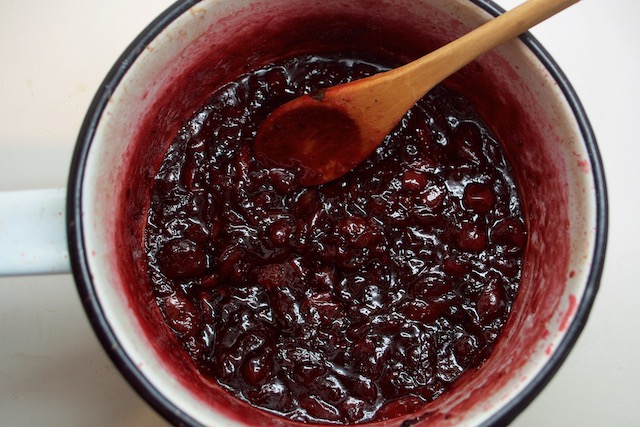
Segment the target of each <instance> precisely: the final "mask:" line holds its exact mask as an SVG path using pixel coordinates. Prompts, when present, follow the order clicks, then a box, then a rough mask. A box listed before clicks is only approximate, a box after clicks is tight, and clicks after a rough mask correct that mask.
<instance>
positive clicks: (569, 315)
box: [559, 295, 578, 332]
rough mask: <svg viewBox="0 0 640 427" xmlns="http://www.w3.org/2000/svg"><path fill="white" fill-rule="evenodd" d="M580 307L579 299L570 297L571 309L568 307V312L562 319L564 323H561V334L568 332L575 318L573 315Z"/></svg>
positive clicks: (573, 296)
mask: <svg viewBox="0 0 640 427" xmlns="http://www.w3.org/2000/svg"><path fill="white" fill-rule="evenodd" d="M577 307H578V299H577V298H576V296H575V295H569V307H567V311H565V312H564V315H563V317H562V322H560V328H559V330H560V332H564V331H566V330H567V328H568V327H569V324H570V323H571V319H572V318H573V315H574V314H575V312H576V309H577Z"/></svg>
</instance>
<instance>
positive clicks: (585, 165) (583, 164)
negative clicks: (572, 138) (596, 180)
mask: <svg viewBox="0 0 640 427" xmlns="http://www.w3.org/2000/svg"><path fill="white" fill-rule="evenodd" d="M578 167H579V168H580V170H581V171H582V172H584V173H589V172H590V171H591V166H590V165H589V162H588V161H587V160H578Z"/></svg>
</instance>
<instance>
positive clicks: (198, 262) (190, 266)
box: [156, 239, 208, 279]
mask: <svg viewBox="0 0 640 427" xmlns="http://www.w3.org/2000/svg"><path fill="white" fill-rule="evenodd" d="M156 257H157V258H156V259H157V260H158V264H159V265H160V268H161V269H162V272H163V273H164V274H166V275H167V277H169V278H172V279H191V278H195V277H199V276H202V275H204V274H205V272H206V271H207V266H208V261H207V255H206V253H205V251H204V249H203V248H202V246H201V245H198V244H196V243H195V242H193V241H191V240H187V239H174V240H169V241H168V242H167V243H166V244H164V245H163V246H162V247H161V249H160V250H159V251H158V254H157V255H156Z"/></svg>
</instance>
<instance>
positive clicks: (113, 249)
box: [81, 0, 599, 426]
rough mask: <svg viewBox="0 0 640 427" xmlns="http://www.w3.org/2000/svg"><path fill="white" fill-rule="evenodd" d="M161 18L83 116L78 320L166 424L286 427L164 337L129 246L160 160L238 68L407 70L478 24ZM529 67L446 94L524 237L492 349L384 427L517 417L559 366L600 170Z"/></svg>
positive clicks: (454, 15)
mask: <svg viewBox="0 0 640 427" xmlns="http://www.w3.org/2000/svg"><path fill="white" fill-rule="evenodd" d="M182 7H183V8H185V7H184V6H182ZM176 8H177V6H174V12H173V14H176V12H175V10H176ZM485 8H486V9H487V10H491V8H489V7H487V6H485ZM171 16H172V15H171V14H170V13H167V14H166V15H165V16H164V19H160V20H159V21H157V22H155V23H154V24H153V25H152V26H151V27H150V28H149V29H148V31H147V33H146V38H145V37H143V38H141V39H139V40H138V41H137V42H135V43H134V45H133V46H132V47H131V48H130V50H129V51H128V52H129V54H130V55H132V58H134V60H133V61H132V63H129V62H126V63H123V64H121V65H120V69H121V70H124V73H123V75H122V76H117V78H116V80H117V79H119V81H113V82H112V83H117V86H115V88H114V90H113V93H110V96H109V99H108V102H107V101H105V102H104V103H103V105H97V108H96V111H94V112H93V114H94V115H95V117H96V120H98V121H97V126H96V128H95V134H94V135H93V138H92V139H91V140H90V142H88V143H90V147H89V148H88V154H87V156H86V167H85V169H84V173H83V176H82V180H83V187H82V194H81V203H82V205H81V209H82V214H83V216H82V232H83V235H84V241H83V243H82V244H83V246H84V250H85V254H86V258H87V260H86V267H87V269H88V271H89V272H90V275H91V277H92V282H91V283H89V284H87V285H86V286H89V287H90V288H91V289H92V292H94V293H95V299H96V301H97V304H96V306H95V307H94V308H92V309H91V310H92V313H91V315H92V316H93V317H94V318H98V319H99V320H98V321H94V323H96V324H97V325H98V326H97V328H98V329H99V330H98V334H99V335H102V334H104V330H105V329H106V330H108V331H109V334H108V335H109V337H110V338H109V339H108V340H107V341H108V342H109V345H111V346H113V348H112V349H111V350H109V351H110V353H111V355H112V357H113V358H114V360H115V361H116V363H117V364H118V365H119V366H120V367H121V369H122V370H123V372H124V373H125V375H126V376H127V377H128V378H129V379H130V380H131V382H132V383H133V385H134V386H136V388H138V390H139V391H140V392H141V393H142V394H143V395H144V396H145V397H146V398H147V399H148V400H149V401H150V402H151V403H152V404H153V405H154V406H155V407H156V408H158V409H159V410H160V411H161V412H162V413H164V414H165V416H167V417H168V418H170V419H171V420H173V421H177V420H186V421H187V422H190V421H191V422H192V421H194V420H195V421H196V422H200V423H202V424H207V425H215V424H216V423H217V422H221V420H223V419H226V418H227V417H228V420H227V421H226V422H227V423H228V424H225V425H235V424H238V425H244V423H245V422H246V423H247V424H249V425H255V424H259V425H281V426H284V425H290V424H294V423H292V422H289V421H284V420H281V419H279V418H275V417H273V416H271V415H269V414H267V413H265V412H262V411H260V410H257V409H254V408H252V407H250V406H248V405H246V404H245V403H242V402H239V401H238V400H236V399H234V398H231V397H229V396H228V395H227V394H226V393H225V392H223V391H222V390H220V389H219V388H217V387H215V386H210V385H208V384H205V383H204V382H203V380H202V379H201V378H200V377H199V376H198V374H197V373H196V372H195V371H194V369H193V367H192V366H191V364H190V363H189V362H188V361H186V360H184V358H182V357H180V356H181V354H180V352H179V351H176V349H175V348H176V345H177V344H176V343H175V341H174V339H173V337H172V335H171V333H170V332H169V330H168V329H167V328H166V327H164V326H163V321H162V317H161V314H160V313H159V311H158V309H157V307H156V306H155V301H154V298H153V296H152V294H151V290H150V288H149V286H148V284H147V283H148V278H147V276H146V263H145V253H144V248H143V246H142V245H143V243H142V242H143V227H144V225H145V217H146V211H147V208H148V206H149V197H150V194H149V190H150V187H151V183H152V180H153V177H154V174H155V171H156V168H157V167H158V165H159V162H160V160H161V157H162V155H163V153H164V151H165V150H166V148H167V147H168V145H169V144H170V143H171V142H172V141H173V138H174V136H175V135H176V132H177V130H178V128H179V127H180V126H181V125H182V124H183V123H184V121H185V120H186V119H187V118H188V117H189V116H190V115H191V114H192V113H193V111H195V109H197V108H198V107H199V106H200V105H201V104H202V103H203V102H204V101H205V99H206V98H207V96H208V95H209V94H210V93H211V92H212V91H213V90H214V89H215V88H217V87H218V86H220V85H221V84H223V83H225V82H227V81H229V80H232V79H234V78H235V77H236V76H238V75H239V74H241V73H243V72H245V71H247V70H248V69H251V68H253V67H257V66H260V65H264V64H266V63H269V62H271V61H273V60H275V59H278V58H283V57H287V56H291V55H294V54H299V53H311V52H313V53H318V52H321V51H325V52H334V51H344V50H346V49H353V50H367V51H371V50H374V51H375V52H374V53H381V54H388V53H389V52H392V53H393V56H394V57H395V58H396V59H397V60H398V61H399V62H406V61H409V60H411V59H414V58H417V57H419V56H421V55H423V54H425V53H427V52H429V51H432V50H434V49H435V48H437V47H438V46H441V45H443V44H445V43H446V42H447V41H450V40H452V39H454V38H456V37H458V36H460V35H462V34H464V33H466V32H468V31H469V30H470V29H472V28H474V27H477V26H478V25H480V24H481V23H482V22H484V21H486V20H488V19H490V18H491V14H490V13H489V12H487V11H486V10H485V9H483V8H482V7H479V6H478V4H476V2H470V1H466V0H454V1H448V2H441V1H438V0H422V1H419V2H418V1H414V0H385V1H379V2H376V5H375V7H372V6H371V2H370V0H350V1H345V0H325V1H323V2H317V1H314V0H286V1H285V0H274V1H270V2H261V1H250V0H242V1H235V2H223V1H214V0H212V1H202V2H200V3H197V4H196V5H194V6H193V7H191V8H190V9H189V10H187V11H186V12H185V13H183V14H182V15H181V16H179V17H178V18H177V19H175V20H174V21H173V22H171V23H169V22H168V20H169V17H171ZM284 29H286V33H285V32H283V31H284ZM538 54H539V52H537V53H536V52H533V51H532V50H531V49H530V48H529V47H528V46H527V45H526V44H525V43H523V41H521V40H516V41H512V42H510V43H507V44H506V45H504V46H502V47H500V48H499V49H497V50H495V51H493V52H491V53H489V54H487V55H485V56H484V57H482V58H481V59H480V60H479V61H477V62H475V63H473V64H471V65H469V66H467V67H465V68H464V69H463V70H461V71H460V72H459V73H457V74H456V75H454V76H453V77H451V78H449V79H448V80H447V81H446V82H445V84H446V85H447V86H450V87H451V88H454V89H456V90H458V91H459V92H461V93H463V94H464V95H465V96H466V97H467V98H469V99H470V100H471V101H472V103H473V104H475V106H476V108H477V109H478V111H479V112H480V114H481V115H482V117H483V118H484V120H485V121H486V122H487V123H488V124H489V126H490V128H491V129H492V131H493V132H494V134H495V135H496V136H497V137H498V139H499V140H500V141H501V142H502V143H503V145H504V149H505V151H506V153H507V157H508V159H509V161H510V162H511V165H512V168H513V170H514V172H515V174H516V177H517V180H518V183H519V186H520V192H521V198H522V200H523V203H524V207H525V216H526V220H527V227H528V232H529V241H528V247H527V251H526V254H525V263H524V270H523V279H522V283H521V287H520V291H519V295H518V297H517V300H516V304H515V306H514V308H513V312H512V314H511V316H510V319H509V322H508V324H507V327H506V328H505V330H504V332H503V336H502V338H501V339H500V340H499V341H498V344H497V345H496V347H495V349H494V351H493V353H492V355H491V356H490V358H489V359H488V360H487V361H486V362H485V364H484V365H483V367H482V368H481V369H479V370H477V371H475V372H472V373H468V374H466V375H465V376H463V378H461V379H460V380H459V381H458V382H457V383H456V385H455V386H454V388H453V389H452V390H451V391H450V392H447V393H446V394H445V395H443V396H442V397H440V398H438V399H437V400H436V401H434V402H432V403H431V404H428V405H427V406H426V407H425V408H424V410H422V411H421V412H420V413H417V414H413V415H410V416H407V417H405V418H403V419H396V420H391V421H388V422H385V423H383V425H385V426H391V425H401V424H402V423H403V422H405V421H407V420H408V419H413V420H416V422H418V420H420V419H425V420H428V422H429V423H430V425H439V426H444V425H461V424H469V425H475V424H480V423H482V422H483V421H486V420H488V419H490V418H491V417H492V415H493V414H495V413H496V412H498V411H505V408H507V407H509V405H511V406H513V405H514V404H518V402H519V401H523V402H525V403H524V404H526V402H527V401H528V399H527V398H526V393H524V394H523V393H522V392H523V391H524V390H527V393H531V392H532V390H531V389H532V388H535V387H534V386H535V384H536V383H539V382H540V379H539V375H540V373H541V372H542V371H543V370H544V369H546V368H545V366H547V364H548V362H549V361H550V360H551V359H558V358H560V359H561V358H562V357H561V355H560V356H559V355H558V354H557V348H558V347H559V346H561V345H562V342H563V340H565V339H566V335H567V331H568V330H569V325H570V324H571V323H572V321H573V320H574V317H575V315H576V310H577V308H578V307H579V306H580V305H581V304H582V303H583V299H584V295H585V291H586V287H587V283H588V281H589V275H590V274H591V267H592V262H593V260H592V256H593V255H592V254H593V252H594V246H595V244H596V242H595V239H596V233H594V230H596V228H597V222H596V221H597V212H596V206H597V200H596V191H595V188H596V184H595V181H594V177H593V173H592V171H593V169H594V168H598V167H599V166H598V165H595V164H593V163H592V161H593V160H592V155H591V153H590V152H589V151H588V150H589V148H588V147H587V145H586V143H585V139H584V137H583V134H584V132H585V130H584V126H583V125H584V124H583V123H581V122H580V121H579V120H578V119H577V118H576V115H575V114H574V109H575V108H576V107H575V105H572V104H570V102H569V101H568V100H567V97H566V96H565V91H566V86H565V83H563V82H561V81H558V78H557V77H558V76H557V75H554V73H553V64H551V68H550V66H549V64H545V63H544V60H541V59H540V57H539V55H538ZM112 77H113V76H112ZM587 303H588V302H587ZM101 330H102V332H101ZM536 378H537V379H536ZM212 402H213V403H212ZM514 402H515V403H514ZM524 404H522V405H521V406H523V405H524ZM185 414H186V415H185Z"/></svg>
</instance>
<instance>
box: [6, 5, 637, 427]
mask: <svg viewBox="0 0 640 427" xmlns="http://www.w3.org/2000/svg"><path fill="white" fill-rule="evenodd" d="M519 2H520V1H519V0H501V1H500V2H499V3H500V4H501V5H502V6H503V7H506V8H511V7H513V6H515V5H516V4H518V3H519ZM170 3H171V1H170V0H109V1H91V2H90V1H86V0H55V1H42V0H37V1H36V0H23V1H17V0H13V1H12V0H0V190H15V189H27V188H44V187H64V186H65V185H66V174H67V170H68V166H69V161H70V158H71V152H72V149H73V145H74V142H75V138H76V135H77V132H78V130H79V127H80V124H81V121H82V119H83V117H84V114H85V111H86V109H87V107H88V105H89V103H90V101H91V98H92V97H93V94H94V93H95V91H96V90H97V88H98V86H99V84H100V82H101V81H102V79H103V77H104V76H105V74H106V72H107V71H108V70H109V69H110V67H111V65H112V64H113V62H114V61H115V60H116V58H117V57H118V56H119V55H120V53H121V52H122V51H123V50H124V49H125V48H126V46H127V45H128V44H129V42H130V41H131V40H133V38H134V37H135V36H136V35H137V34H138V33H139V32H140V31H141V30H142V29H143V28H144V27H145V26H146V25H147V24H148V23H149V22H150V21H151V20H152V19H153V18H155V17H156V16H157V15H158V14H159V13H160V12H161V11H162V10H164V9H165V8H166V7H167V6H169V4H170ZM639 16H640V2H638V1H637V0H606V1H605V0H583V1H582V2H580V3H578V4H577V5H575V6H573V7H572V8H571V9H570V10H568V11H565V12H564V13H563V14H561V15H560V16H557V17H554V18H552V19H551V20H550V21H548V22H546V23H543V24H541V25H540V26H538V27H537V28H535V29H534V30H533V31H532V32H533V34H534V35H535V36H536V37H538V39H539V40H540V41H541V42H542V43H543V45H544V46H545V47H546V48H547V49H548V50H549V51H550V53H551V54H552V56H553V57H554V58H555V59H556V60H557V62H558V63H559V64H560V66H561V68H562V69H563V70H564V71H565V73H566V74H567V75H568V77H569V79H570V80H571V82H572V83H573V85H574V87H575V89H576V91H577V92H578V95H579V96H580V98H581V100H582V102H583V104H584V106H585V109H586V110H587V113H588V114H589V116H590V119H591V121H592V124H593V127H594V130H595V133H596V136H597V138H598V140H599V144H600V149H601V153H602V157H603V159H604V164H605V170H606V173H607V179H608V189H609V195H610V228H609V231H610V240H609V246H608V253H607V263H606V268H605V272H604V276H603V280H602V284H601V289H600V292H599V295H598V297H597V298H596V303H595V306H594V308H593V311H592V314H591V317H590V320H589V322H588V324H587V327H586V329H585V331H584V333H583V334H582V336H581V337H580V339H579V341H578V343H577V345H576V347H575V348H574V351H573V352H572V353H571V354H570V356H569V358H568V359H567V361H566V362H565V364H564V365H563V367H562V368H561V370H560V371H559V373H558V374H557V375H556V376H555V377H554V379H553V380H552V381H551V383H550V384H549V385H548V386H547V387H546V388H545V390H544V391H543V392H542V394H541V395H540V396H539V397H538V398H537V399H536V400H535V401H534V402H533V404H532V405H531V406H529V408H528V409H527V410H526V411H525V412H524V413H523V414H522V415H520V416H519V417H518V418H517V420H516V421H515V422H514V423H513V425H514V426H516V427H526V426H548V427H554V426H563V427H564V426H585V427H588V426H605V425H607V426H635V427H639V426H640V412H639V407H638V406H639V405H638V404H639V402H640V283H639V281H638V278H637V277H638V274H637V268H638V266H639V265H640V250H639V249H638V247H639V243H640V228H639V227H638V218H639V215H638V212H640V202H639V200H640V196H639V195H638V194H639V192H638V188H637V186H638V185H639V184H640V165H639V162H638V160H639V159H640V148H638V147H639V144H640V132H639V129H640V117H639V116H638V113H640V109H639V108H638V105H639V100H640V90H639V88H640V84H639V83H638V79H639V78H640V53H639V51H640V25H638V23H637V22H638V17H639ZM0 424H2V425H3V426H16V425H20V426H23V425H25V426H26V425H42V426H95V427H102V426H104V427H106V426H116V425H117V426H132V425H145V426H164V425H165V422H164V421H163V420H162V419H161V418H160V417H159V416H158V415H156V414H155V413H154V412H153V411H152V410H151V409H150V408H149V407H148V406H147V405H146V404H145V403H144V402H143V401H142V400H141V399H140V398H139V397H138V396H137V395H136V394H135V393H134V392H133V391H132V389H131V388H130V387H129V385H128V384H127V383H126V382H125V380H124V379H122V378H121V376H120V375H119V373H118V372H117V371H116V369H115V368H114V367H113V365H112V364H111V362H110V360H109V359H108V358H107V357H106V356H105V353H104V352H103V350H102V348H101V347H100V345H99V343H98V341H97V339H96V338H95V336H94V334H93V332H92V330H91V329H90V327H89V324H88V321H87V320H86V318H85V314H84V312H83V310H82V307H81V305H80V301H79V299H78V297H77V294H76V290H75V287H74V284H73V280H72V278H71V276H69V275H61V276H41V277H23V278H5V279H0Z"/></svg>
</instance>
